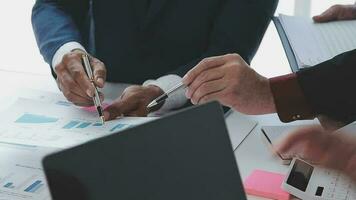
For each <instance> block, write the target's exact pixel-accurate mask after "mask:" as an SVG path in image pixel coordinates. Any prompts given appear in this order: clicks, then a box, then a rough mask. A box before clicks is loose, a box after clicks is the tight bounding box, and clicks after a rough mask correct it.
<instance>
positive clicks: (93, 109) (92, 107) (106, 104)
mask: <svg viewBox="0 0 356 200" xmlns="http://www.w3.org/2000/svg"><path fill="white" fill-rule="evenodd" d="M109 105H110V104H108V103H103V105H102V106H103V109H105V108H107V107H108V106H109ZM82 109H83V110H85V111H88V112H97V110H96V107H95V106H89V107H83V108H82Z"/></svg>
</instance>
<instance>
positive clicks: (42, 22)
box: [32, 0, 89, 69]
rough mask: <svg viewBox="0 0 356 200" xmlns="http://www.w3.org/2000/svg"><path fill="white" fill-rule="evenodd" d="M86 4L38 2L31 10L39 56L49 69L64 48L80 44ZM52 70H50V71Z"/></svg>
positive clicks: (84, 1)
mask: <svg viewBox="0 0 356 200" xmlns="http://www.w3.org/2000/svg"><path fill="white" fill-rule="evenodd" d="M88 10H89V1H88V0H37V1H36V3H35V5H34V7H33V9H32V26H33V30H34V33H35V37H36V41H37V44H38V46H39V49H40V52H41V54H42V55H43V57H44V59H45V61H46V62H47V63H48V64H50V65H51V62H52V58H53V56H54V54H55V52H56V51H57V49H59V48H60V47H61V46H62V45H63V44H65V43H67V42H71V41H76V42H79V43H82V42H83V37H82V35H81V34H80V30H81V29H84V28H85V23H86V21H87V20H86V19H87V16H88ZM51 69H52V68H51Z"/></svg>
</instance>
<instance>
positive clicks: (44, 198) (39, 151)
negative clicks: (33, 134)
mask: <svg viewBox="0 0 356 200" xmlns="http://www.w3.org/2000/svg"><path fill="white" fill-rule="evenodd" d="M57 150H58V149H54V148H45V147H38V146H29V145H14V144H6V143H1V142H0V169H1V170H0V200H24V199H26V200H27V199H29V200H49V199H51V198H50V193H49V190H48V186H47V182H46V179H45V175H44V172H43V169H42V166H41V160H42V158H43V157H44V156H45V155H47V154H48V153H51V152H54V151H57Z"/></svg>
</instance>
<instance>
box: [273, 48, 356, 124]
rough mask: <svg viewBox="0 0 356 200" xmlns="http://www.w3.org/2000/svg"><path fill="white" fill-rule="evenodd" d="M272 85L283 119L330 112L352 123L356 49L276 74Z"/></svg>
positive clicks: (355, 109) (355, 112)
mask: <svg viewBox="0 0 356 200" xmlns="http://www.w3.org/2000/svg"><path fill="white" fill-rule="evenodd" d="M270 86H271V90H272V93H273V96H274V101H275V105H276V108H277V112H278V115H279V117H280V119H281V121H283V122H290V121H293V120H297V119H311V118H315V117H316V116H326V117H327V118H329V119H332V120H334V121H339V122H344V123H350V122H352V121H354V120H355V119H356V92H355V87H356V50H353V51H349V52H345V53H343V54H340V55H338V56H336V57H335V58H333V59H330V60H328V61H325V62H323V63H320V64H318V65H316V66H314V67H311V68H307V69H303V70H300V71H298V72H297V73H295V74H288V75H284V76H279V77H275V78H272V79H270Z"/></svg>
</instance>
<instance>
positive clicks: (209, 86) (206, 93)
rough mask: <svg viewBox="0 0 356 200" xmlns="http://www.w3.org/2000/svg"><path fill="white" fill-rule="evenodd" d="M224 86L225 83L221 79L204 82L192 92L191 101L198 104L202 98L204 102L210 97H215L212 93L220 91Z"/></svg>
mask: <svg viewBox="0 0 356 200" xmlns="http://www.w3.org/2000/svg"><path fill="white" fill-rule="evenodd" d="M225 88H226V85H225V83H224V80H222V79H219V80H214V81H209V82H205V83H203V84H201V85H200V87H199V88H198V89H197V90H196V91H195V92H194V93H193V94H192V98H191V101H192V103H193V104H198V103H202V102H201V100H202V99H204V100H203V101H204V102H206V101H209V100H211V97H215V98H217V96H216V95H214V94H215V93H219V92H221V91H222V90H224V89H225Z"/></svg>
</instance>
